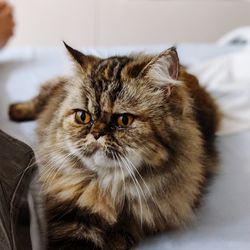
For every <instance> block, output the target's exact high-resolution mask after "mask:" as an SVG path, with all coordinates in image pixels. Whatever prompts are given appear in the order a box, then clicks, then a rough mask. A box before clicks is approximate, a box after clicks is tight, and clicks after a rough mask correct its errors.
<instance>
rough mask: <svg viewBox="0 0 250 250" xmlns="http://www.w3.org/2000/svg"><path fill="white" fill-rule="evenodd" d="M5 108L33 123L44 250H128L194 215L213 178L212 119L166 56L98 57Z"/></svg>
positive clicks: (204, 101) (192, 81)
mask: <svg viewBox="0 0 250 250" xmlns="http://www.w3.org/2000/svg"><path fill="white" fill-rule="evenodd" d="M65 46H66V48H67V50H68V52H69V54H70V56H71V58H72V60H73V64H74V68H75V70H74V74H73V75H72V76H67V77H58V78H55V79H52V80H49V81H48V82H47V83H45V84H44V85H43V86H42V88H41V91H40V93H39V94H38V96H36V97H35V98H33V99H32V100H30V101H27V102H23V103H16V104H13V105H11V106H10V109H9V115H10V118H11V119H12V120H15V121H25V120H34V119H38V129H37V133H38V138H39V143H38V149H37V152H36V154H37V161H38V165H39V180H40V183H41V185H42V190H43V195H44V199H45V217H46V220H47V231H48V232H47V239H48V249H61V250H63V249H81V250H83V249H99V250H128V249H131V248H132V247H133V246H135V245H136V244H138V243H139V241H140V240H141V239H143V238H145V237H147V236H149V235H154V234H156V233H158V232H163V231H168V230H173V229H178V228H181V227H183V226H185V225H186V224H187V223H189V222H190V221H191V220H192V218H194V216H195V213H196V210H197V208H198V207H199V206H200V204H201V201H202V197H203V194H204V191H205V190H206V187H207V185H208V181H209V180H210V177H211V176H213V175H214V174H215V173H216V171H217V166H218V156H217V150H216V147H215V140H216V135H215V134H216V131H217V130H218V128H219V124H220V120H221V115H220V111H219V108H218V106H217V104H216V103H215V101H214V100H213V98H212V97H211V96H210V95H209V94H208V93H207V92H206V90H205V89H204V88H202V87H201V86H200V85H199V83H198V80H197V78H196V77H194V76H193V75H191V74H189V73H188V72H187V71H186V69H185V68H184V67H183V66H182V65H180V63H179V58H178V53H177V51H176V49H175V48H174V47H173V48H170V49H168V50H166V51H163V52H162V53H160V54H159V55H155V56H153V55H144V54H138V55H130V56H113V57H109V58H106V59H101V58H98V57H96V56H92V55H85V54H83V53H81V52H80V51H77V50H75V49H73V48H71V47H70V46H69V45H67V44H66V43H65Z"/></svg>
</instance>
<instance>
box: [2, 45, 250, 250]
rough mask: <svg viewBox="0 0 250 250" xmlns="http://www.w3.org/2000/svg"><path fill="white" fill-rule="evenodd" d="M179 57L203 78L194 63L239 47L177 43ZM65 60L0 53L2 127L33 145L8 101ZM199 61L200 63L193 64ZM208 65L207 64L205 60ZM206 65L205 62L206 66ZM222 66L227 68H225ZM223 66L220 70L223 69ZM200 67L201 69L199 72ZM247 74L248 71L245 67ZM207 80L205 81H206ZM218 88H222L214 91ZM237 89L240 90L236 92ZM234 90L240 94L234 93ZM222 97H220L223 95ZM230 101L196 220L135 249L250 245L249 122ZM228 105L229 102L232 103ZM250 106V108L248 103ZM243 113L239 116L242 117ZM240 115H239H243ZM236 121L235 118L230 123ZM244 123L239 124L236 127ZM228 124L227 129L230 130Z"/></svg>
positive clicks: (65, 68)
mask: <svg viewBox="0 0 250 250" xmlns="http://www.w3.org/2000/svg"><path fill="white" fill-rule="evenodd" d="M167 47H168V46H155V47H147V48H145V47H140V48H116V49H91V48H88V49H83V50H84V51H85V52H89V53H94V54H97V55H102V56H108V55H111V54H125V53H127V52H131V51H137V50H140V51H141V50H144V51H148V52H150V53H152V52H157V51H161V50H163V49H165V48H167ZM177 48H178V51H179V55H180V59H181V62H182V63H184V64H185V65H189V66H190V69H191V70H192V71H193V72H198V73H197V74H198V75H199V74H200V75H199V77H201V79H211V77H210V78H209V77H207V78H206V77H205V78H204V76H206V75H204V74H203V73H204V72H203V71H204V67H205V66H204V67H203V71H202V69H201V68H199V64H197V63H198V62H202V63H204V62H211V60H213V58H225V56H224V55H226V54H230V53H233V52H238V51H240V50H241V49H242V48H241V47H238V46H221V45H211V44H210V45H209V44H203V45H202V44H201V45H188V44H183V45H179V46H178V47H177ZM68 62H69V61H68V60H67V58H66V53H65V51H64V49H63V48H62V46H61V48H43V49H31V48H22V49H6V50H4V51H1V52H0V129H2V130H4V131H5V132H7V133H8V134H10V135H12V136H14V137H16V138H18V139H20V140H22V141H25V142H26V143H28V144H29V145H31V146H33V147H35V134H34V128H35V123H34V122H29V123H20V124H17V123H13V122H11V121H9V119H8V115H7V110H8V105H9V104H10V103H12V102H15V101H21V100H26V99H27V98H30V97H32V96H33V95H34V94H36V93H37V90H38V88H39V85H40V83H41V82H43V81H44V80H46V79H48V78H49V77H52V76H55V75H60V74H64V73H65V72H70V67H69V65H70V64H69V63H68ZM197 65H198V66H197ZM204 65H208V67H209V63H208V64H204ZM205 68H206V67H205ZM224 69H225V68H224ZM222 70H223V69H222ZM202 72H203V73H202ZM249 75H250V72H249ZM204 82H206V80H204ZM212 85H213V84H210V83H209V81H208V82H207V83H206V86H207V88H208V90H211V93H212V94H213V95H214V96H215V97H216V98H217V99H218V101H220V100H225V97H226V96H227V93H226V92H225V93H224V92H223V88H221V87H220V86H219V85H218V86H212ZM249 86H250V81H249V82H248V89H240V88H238V91H236V92H235V98H238V99H242V98H240V96H239V95H241V94H242V96H243V94H244V98H246V101H245V102H244V103H245V104H246V105H248V104H249V102H248V99H249V100H250V93H249ZM217 88H218V89H219V90H220V91H219V92H218V91H217ZM240 91H241V93H240ZM248 94H249V95H248ZM237 95H238V96H237ZM223 98H224V99H223ZM230 103H231V104H232V103H234V102H233V101H232V102H230V101H228V102H225V107H226V108H227V109H225V110H226V112H228V110H230V109H231V108H232V110H233V117H230V115H229V116H228V115H226V116H225V119H224V120H223V126H222V128H221V131H220V135H219V137H218V148H219V152H220V159H221V161H220V162H221V163H220V172H219V175H218V176H217V178H216V179H215V181H214V183H213V184H212V186H211V187H210V192H209V194H208V195H207V196H206V198H205V202H204V205H203V207H202V209H201V211H200V212H199V214H198V218H197V220H196V221H195V222H194V223H193V224H192V225H191V226H190V227H188V228H186V229H185V230H182V231H179V232H174V233H171V234H162V235H159V236H157V237H154V238H152V239H149V240H146V241H145V242H143V243H142V244H141V245H140V246H139V247H138V248H136V249H138V250H146V249H150V250H167V249H171V250H175V249H176V250H196V249H207V250H211V249H218V250H221V249H234V250H249V249H250V126H248V119H249V117H248V113H247V112H245V113H244V114H245V119H244V115H242V114H241V115H240V116H239V117H240V118H239V119H238V120H237V110H236V109H235V107H230V105H229V104H230ZM231 106H232V105H231ZM246 108H250V107H246ZM242 117H243V118H242ZM235 119H236V122H235ZM241 119H242V120H241ZM230 120H234V123H230ZM238 125H242V126H238ZM229 126H230V129H229Z"/></svg>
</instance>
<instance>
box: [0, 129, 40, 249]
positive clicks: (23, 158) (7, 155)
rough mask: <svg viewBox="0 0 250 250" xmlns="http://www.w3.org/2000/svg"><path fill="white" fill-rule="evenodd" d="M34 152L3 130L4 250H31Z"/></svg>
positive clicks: (0, 226) (0, 225)
mask: <svg viewBox="0 0 250 250" xmlns="http://www.w3.org/2000/svg"><path fill="white" fill-rule="evenodd" d="M33 156H34V155H33V151H32V149H31V148H30V147H28V146H26V145H25V144H24V143H22V142H19V141H17V140H16V139H13V138H12V137H10V136H8V135H6V134H4V133H3V132H2V131H1V130H0V249H1V250H31V240H30V229H29V223H30V219H29V208H28V202H27V194H28V189H29V183H30V181H31V178H32V176H33V174H34V172H35V170H36V167H35V165H33V160H34V157H33Z"/></svg>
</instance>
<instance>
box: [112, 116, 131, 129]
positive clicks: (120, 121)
mask: <svg viewBox="0 0 250 250" xmlns="http://www.w3.org/2000/svg"><path fill="white" fill-rule="evenodd" d="M133 121H134V116H133V115H130V114H121V115H118V116H117V118H116V124H117V125H118V126H119V127H127V126H129V125H131V124H132V123H133Z"/></svg>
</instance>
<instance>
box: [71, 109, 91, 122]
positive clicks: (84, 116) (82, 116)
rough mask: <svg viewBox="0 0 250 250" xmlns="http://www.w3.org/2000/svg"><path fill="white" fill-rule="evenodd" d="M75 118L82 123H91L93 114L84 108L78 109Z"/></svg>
mask: <svg viewBox="0 0 250 250" xmlns="http://www.w3.org/2000/svg"><path fill="white" fill-rule="evenodd" d="M75 120H76V122H78V123H81V124H89V123H90V122H91V115H90V114H89V113H88V112H85V111H83V110H77V111H76V112H75Z"/></svg>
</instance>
